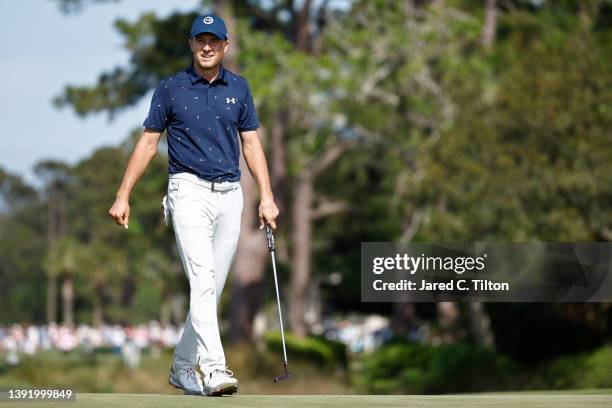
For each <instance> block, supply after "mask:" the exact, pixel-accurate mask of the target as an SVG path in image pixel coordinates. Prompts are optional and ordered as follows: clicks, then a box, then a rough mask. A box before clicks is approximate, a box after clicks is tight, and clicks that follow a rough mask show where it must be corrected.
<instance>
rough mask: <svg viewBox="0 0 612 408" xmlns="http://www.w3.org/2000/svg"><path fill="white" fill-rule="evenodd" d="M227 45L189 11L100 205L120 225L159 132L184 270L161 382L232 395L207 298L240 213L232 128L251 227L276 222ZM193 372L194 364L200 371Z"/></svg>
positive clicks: (167, 201) (234, 239)
mask: <svg viewBox="0 0 612 408" xmlns="http://www.w3.org/2000/svg"><path fill="white" fill-rule="evenodd" d="M228 47H229V41H228V33H227V29H226V27H225V23H224V22H223V20H222V19H221V18H219V17H218V16H215V15H206V16H200V17H198V18H196V19H195V20H194V22H193V24H192V27H191V35H190V38H189V48H190V49H191V53H192V55H193V65H192V66H190V67H188V68H186V69H185V70H183V71H181V72H178V73H177V74H175V75H172V76H170V77H168V78H166V79H164V80H162V81H161V82H160V84H159V85H158V86H157V89H156V90H155V93H154V94H153V98H152V101H151V108H150V110H149V114H148V115H147V117H146V119H145V121H144V123H143V125H144V127H145V130H144V132H143V134H142V136H141V137H140V139H139V141H138V143H137V144H136V147H135V148H134V152H133V153H132V156H131V157H130V160H129V162H128V165H127V168H126V170H125V174H124V176H123V181H122V182H121V186H120V187H119V189H118V191H117V196H116V200H115V202H114V204H113V206H112V207H111V209H110V210H109V214H110V215H111V216H112V217H113V218H114V219H115V221H116V222H117V224H119V225H122V226H124V227H125V228H127V227H128V221H129V215H130V207H129V196H130V192H131V191H132V188H133V187H134V185H135V184H136V182H137V181H138V179H139V178H140V177H141V175H142V173H143V172H144V170H145V169H146V167H147V165H148V164H149V162H150V160H151V159H152V158H153V156H154V155H155V153H156V151H157V145H158V142H159V139H160V136H161V133H162V132H163V131H164V130H166V131H167V135H168V158H169V166H168V169H169V173H170V176H169V181H168V192H167V195H166V196H165V197H164V199H163V201H162V205H163V208H164V219H165V220H166V218H167V216H168V214H170V215H171V216H172V224H173V227H174V232H175V236H176V243H177V246H178V250H179V253H180V256H181V260H182V263H183V267H184V269H185V273H186V275H187V277H188V279H189V285H190V301H189V308H190V310H189V313H188V315H187V320H186V322H185V330H184V331H183V335H182V337H181V339H180V341H179V343H178V345H177V346H176V350H175V352H174V361H173V364H172V368H171V370H170V378H169V382H170V384H172V385H173V386H175V387H177V388H180V389H182V390H184V392H185V393H186V394H196V395H222V394H233V393H235V392H236V391H237V389H238V381H237V380H236V379H235V378H233V374H232V372H231V371H229V370H228V369H227V366H226V363H225V355H224V352H223V346H222V344H221V338H220V336H219V327H218V322H217V304H218V303H219V300H220V298H221V292H222V291H223V287H224V285H225V280H226V278H227V274H228V271H229V269H230V266H231V263H232V260H233V257H234V254H235V252H236V246H237V244H238V236H239V234H240V217H241V213H242V190H241V188H240V183H239V180H240V170H239V166H238V163H239V155H240V151H239V150H240V148H239V143H238V134H239V135H240V138H241V141H242V151H243V154H244V158H245V161H246V163H247V166H248V168H249V170H250V172H251V174H252V175H253V177H254V179H255V180H256V182H257V184H258V187H259V192H260V196H261V202H260V205H259V220H260V228H263V227H264V225H265V224H269V225H270V226H271V227H272V228H273V229H275V228H276V217H277V216H278V208H277V207H276V204H275V203H274V199H273V196H272V191H271V188H270V180H269V175H268V169H267V164H266V159H265V156H264V152H263V149H262V147H261V144H260V143H259V139H258V136H257V129H258V128H259V122H258V119H257V113H256V112H255V106H254V103H253V97H252V95H251V90H250V88H249V85H248V83H247V81H246V79H245V78H243V77H241V76H239V75H236V74H234V73H232V72H230V71H228V70H227V69H225V68H224V67H223V66H222V61H223V56H224V55H225V52H226V51H227V49H228ZM198 369H199V371H200V372H201V373H202V375H200V373H199V372H198Z"/></svg>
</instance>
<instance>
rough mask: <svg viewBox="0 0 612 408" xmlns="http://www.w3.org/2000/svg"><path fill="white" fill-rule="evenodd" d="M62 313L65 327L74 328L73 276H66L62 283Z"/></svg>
mask: <svg viewBox="0 0 612 408" xmlns="http://www.w3.org/2000/svg"><path fill="white" fill-rule="evenodd" d="M62 313H63V319H62V320H63V322H64V324H65V325H66V326H74V276H72V274H67V275H66V276H65V277H64V281H63V282H62Z"/></svg>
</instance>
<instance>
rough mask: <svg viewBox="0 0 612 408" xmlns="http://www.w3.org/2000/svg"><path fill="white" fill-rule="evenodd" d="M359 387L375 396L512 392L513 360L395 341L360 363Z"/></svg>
mask: <svg viewBox="0 0 612 408" xmlns="http://www.w3.org/2000/svg"><path fill="white" fill-rule="evenodd" d="M357 367H358V368H357V370H356V373H355V383H356V385H357V386H358V387H359V388H361V389H363V390H364V391H366V392H369V393H374V394H437V393H450V392H469V391H475V390H478V391H485V390H495V389H508V388H509V387H510V384H511V383H510V376H511V375H512V374H513V373H514V372H515V371H516V367H515V365H514V364H513V363H512V362H511V360H510V359H509V358H507V357H505V356H503V355H500V354H496V353H495V352H494V351H491V350H487V349H483V348H478V347H476V346H473V345H469V344H453V345H440V346H430V345H423V344H417V343H405V342H393V343H389V344H387V345H385V346H383V347H382V348H380V349H379V350H376V351H375V352H373V353H370V354H366V355H364V356H363V357H361V358H360V361H359V362H358V363H357Z"/></svg>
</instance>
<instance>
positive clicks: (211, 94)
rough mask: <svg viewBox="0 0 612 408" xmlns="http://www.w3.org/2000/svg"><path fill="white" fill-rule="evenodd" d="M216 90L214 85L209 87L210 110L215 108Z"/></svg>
mask: <svg viewBox="0 0 612 408" xmlns="http://www.w3.org/2000/svg"><path fill="white" fill-rule="evenodd" d="M214 93H215V92H214V88H213V87H212V84H210V85H208V110H210V109H211V108H212V107H214V106H215V102H214V100H215V96H214Z"/></svg>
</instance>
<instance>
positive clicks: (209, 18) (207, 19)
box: [202, 16, 213, 24]
mask: <svg viewBox="0 0 612 408" xmlns="http://www.w3.org/2000/svg"><path fill="white" fill-rule="evenodd" d="M202 21H203V22H204V24H212V23H213V18H212V17H211V16H206V17H204V20H202Z"/></svg>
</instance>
